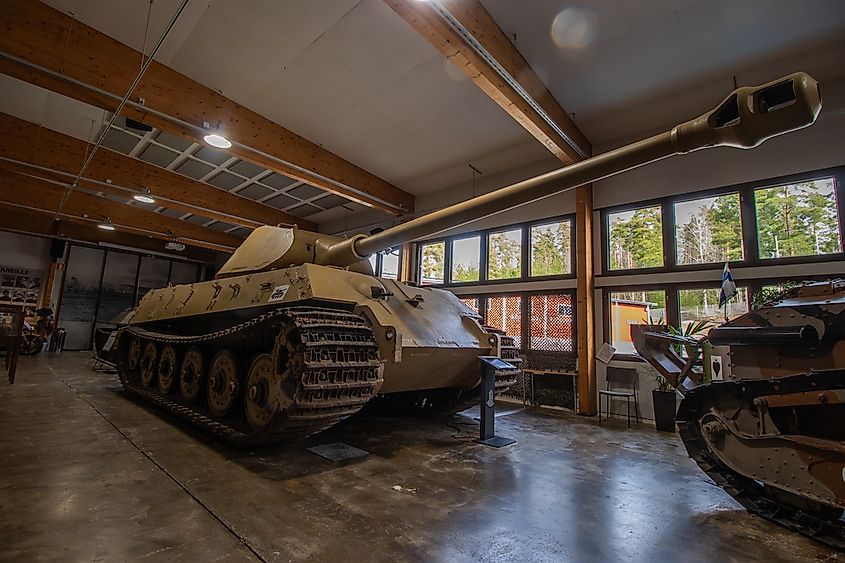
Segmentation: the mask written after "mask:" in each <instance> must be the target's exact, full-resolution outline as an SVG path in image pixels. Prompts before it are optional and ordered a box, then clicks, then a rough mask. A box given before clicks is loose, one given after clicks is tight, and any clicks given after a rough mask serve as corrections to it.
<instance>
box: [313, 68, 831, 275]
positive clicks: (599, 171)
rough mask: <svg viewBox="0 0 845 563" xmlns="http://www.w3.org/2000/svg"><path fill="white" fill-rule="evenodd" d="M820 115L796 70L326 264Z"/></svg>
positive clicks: (811, 89)
mask: <svg viewBox="0 0 845 563" xmlns="http://www.w3.org/2000/svg"><path fill="white" fill-rule="evenodd" d="M820 110H821V96H820V94H819V90H818V85H817V83H816V81H815V80H814V79H813V78H812V77H811V76H810V75H808V74H806V73H803V72H797V73H794V74H790V75H788V76H785V77H783V78H780V79H778V80H775V81H772V82H769V83H767V84H763V85H762V86H757V87H743V88H738V89H737V90H734V91H733V92H732V93H731V94H730V95H729V96H728V97H727V98H725V99H724V101H722V103H721V104H719V105H718V106H717V107H716V108H715V109H713V110H711V111H709V112H707V113H705V114H703V115H701V116H700V117H697V118H695V119H692V120H690V121H687V122H685V123H682V124H680V125H677V126H675V127H674V128H672V130H671V131H667V132H665V133H661V134H659V135H655V136H653V137H650V138H647V139H644V140H641V141H637V142H635V143H632V144H630V145H627V146H624V147H621V148H618V149H614V150H612V151H609V152H606V153H603V154H600V155H598V156H594V157H592V158H588V159H586V160H582V161H580V162H577V163H575V164H572V165H569V166H566V167H563V168H560V169H558V170H553V171H551V172H547V173H545V174H542V175H540V176H536V177H534V178H529V179H528V180H524V181H521V182H517V183H515V184H512V185H510V186H507V187H504V188H501V189H499V190H496V191H494V192H490V193H488V194H484V195H481V196H478V197H476V198H473V199H470V200H467V201H464V202H461V203H457V204H455V205H451V206H449V207H446V208H443V209H440V210H438V211H435V212H433V213H429V214H428V215H424V216H422V217H419V218H417V219H413V220H411V221H408V222H407V223H403V224H401V225H397V226H395V227H391V228H389V229H386V230H384V231H382V232H380V233H377V234H374V235H371V236H366V235H357V236H355V237H351V238H349V239H346V240H343V241H341V242H336V243H334V244H331V245H329V246H327V247H326V248H325V255H324V256H325V263H328V264H334V265H338V266H347V265H350V264H352V263H355V262H357V261H359V260H361V259H363V258H366V257H367V256H369V255H371V254H374V253H376V252H379V251H383V250H386V249H388V248H393V247H395V246H398V245H400V244H402V243H405V242H409V241H413V240H417V239H419V238H422V237H426V236H431V235H433V234H436V233H439V232H442V231H445V230H447V229H451V228H453V227H457V226H461V225H465V224H467V223H470V222H472V221H476V220H478V219H483V218H485V217H489V216H491V215H495V214H497V213H501V212H503V211H507V210H509V209H512V208H514V207H518V206H520V205H525V204H528V203H531V202H534V201H537V200H539V199H543V198H546V197H549V196H553V195H556V194H559V193H561V192H564V191H567V190H570V189H573V188H575V187H577V186H581V185H584V184H588V183H590V182H595V181H597V180H601V179H603V178H607V177H609V176H613V175H615V174H619V173H620V172H624V171H626V170H631V169H633V168H636V167H638V166H642V165H644V164H648V163H650V162H654V161H656V160H660V159H662V158H666V157H668V156H672V155H676V154H684V153H688V152H692V151H695V150H699V149H704V148H709V147H737V148H745V149H748V148H753V147H756V146H758V145H759V144H760V143H762V142H763V141H765V140H766V139H769V138H771V137H774V136H777V135H780V134H783V133H787V132H789V131H795V130H797V129H801V128H804V127H807V126H808V125H811V124H812V123H813V122H814V121H815V120H816V117H817V116H818V114H819V111H820Z"/></svg>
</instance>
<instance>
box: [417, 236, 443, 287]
mask: <svg viewBox="0 0 845 563" xmlns="http://www.w3.org/2000/svg"><path fill="white" fill-rule="evenodd" d="M445 264H446V243H444V242H442V241H441V242H432V243H428V244H423V245H422V247H421V249H420V285H437V284H442V283H443V271H444V268H445Z"/></svg>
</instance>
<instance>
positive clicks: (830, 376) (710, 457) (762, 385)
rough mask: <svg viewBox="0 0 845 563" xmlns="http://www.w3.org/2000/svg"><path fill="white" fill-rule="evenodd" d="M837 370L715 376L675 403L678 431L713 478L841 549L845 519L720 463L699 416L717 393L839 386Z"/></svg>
mask: <svg viewBox="0 0 845 563" xmlns="http://www.w3.org/2000/svg"><path fill="white" fill-rule="evenodd" d="M844 375H845V374H843V372H842V371H828V372H818V373H808V374H801V375H794V376H789V377H783V378H778V379H746V380H739V381H719V382H716V383H711V384H709V385H702V386H700V387H696V388H695V389H692V390H690V391H688V392H687V393H686V395H685V396H684V399H683V401H681V405H680V407H679V409H678V413H677V416H676V421H677V424H678V432H679V434H680V436H681V439H682V440H683V442H684V446H686V449H687V452H688V453H689V456H690V457H691V458H692V459H693V460H695V462H696V463H697V464H698V466H699V467H700V468H701V469H702V470H703V471H704V472H705V473H707V475H708V476H709V477H710V478H711V479H713V481H714V482H715V483H716V484H717V485H719V486H720V487H722V489H724V490H725V492H727V493H728V494H729V495H730V496H731V497H733V498H734V499H735V500H736V501H737V502H739V503H740V504H741V505H742V506H743V507H745V509H746V510H748V511H749V512H751V513H752V514H756V515H758V516H761V517H763V518H765V519H766V520H769V521H771V522H774V523H776V524H779V525H781V526H783V527H785V528H788V529H790V530H792V531H795V532H798V533H800V534H802V535H804V536H807V537H809V538H812V539H814V540H817V541H819V542H821V543H824V544H825V545H828V546H829V547H832V548H835V549H838V550H845V522H843V521H842V519H841V518H840V519H838V520H830V519H826V518H822V517H819V516H818V515H816V514H812V513H808V512H807V511H805V510H802V509H799V508H796V507H793V506H791V505H789V504H785V503H783V502H781V501H780V500H778V499H776V498H774V497H773V496H772V495H771V493H770V492H769V490H768V489H767V488H766V487H765V486H764V485H763V484H761V483H760V482H758V481H756V480H755V479H752V478H750V477H747V476H745V475H743V474H741V473H739V472H737V471H734V470H733V469H732V468H730V467H728V466H727V465H725V463H723V462H722V461H721V460H720V459H719V457H718V456H717V455H715V454H714V453H713V452H712V451H711V450H710V448H709V447H708V446H707V442H706V440H705V438H704V436H703V434H702V429H701V424H700V422H699V421H700V419H701V417H702V416H703V415H704V414H706V413H707V412H708V410H709V409H710V405H711V404H712V403H713V399H715V398H716V397H717V396H725V395H732V396H735V397H738V398H742V399H743V400H744V401H747V404H749V405H750V404H752V402H753V400H754V399H755V398H757V397H760V396H765V395H777V394H787V393H797V392H802V391H807V390H813V389H841V388H843V387H845V377H843V376H844Z"/></svg>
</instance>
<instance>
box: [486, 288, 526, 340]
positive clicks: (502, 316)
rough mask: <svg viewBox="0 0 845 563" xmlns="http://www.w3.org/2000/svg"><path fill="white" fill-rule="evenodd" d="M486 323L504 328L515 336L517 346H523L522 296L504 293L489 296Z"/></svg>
mask: <svg viewBox="0 0 845 563" xmlns="http://www.w3.org/2000/svg"><path fill="white" fill-rule="evenodd" d="M485 324H488V325H490V326H493V327H495V328H498V329H500V330H504V331H505V332H506V333H507V334H508V335H510V336H513V337H514V342H515V344H516V346H517V347H521V346H522V338H521V336H522V296H521V295H504V296H496V297H488V298H487V318H486V319H485Z"/></svg>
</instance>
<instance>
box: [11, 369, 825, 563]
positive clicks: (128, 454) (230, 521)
mask: <svg viewBox="0 0 845 563" xmlns="http://www.w3.org/2000/svg"><path fill="white" fill-rule="evenodd" d="M90 365H91V360H90V359H89V357H88V355H87V354H79V353H65V354H64V355H63V356H62V357H61V358H57V357H55V356H53V357H50V356H47V355H44V356H41V357H37V358H24V359H22V360H21V364H20V366H19V370H18V381H17V383H15V385H13V386H9V385H6V384H5V381H4V382H2V383H0V425H2V431H1V432H0V458H1V459H2V463H1V464H0V472H2V473H0V560H2V561H41V560H55V561H83V560H84V561H130V560H144V561H158V560H160V561H174V560H184V561H217V560H225V561H249V560H260V561H322V562H327V561H360V562H363V561H450V562H451V561H497V562H498V561H570V560H571V561H580V562H583V561H620V560H625V561H666V562H668V561H729V560H737V561H775V560H777V561H799V560H801V561H810V560H816V561H818V560H826V559H836V557H837V554H836V553H834V552H832V551H830V550H828V549H826V548H825V547H823V546H820V545H817V544H816V543H814V542H813V541H811V540H808V539H805V538H803V537H801V536H797V535H795V534H792V533H789V532H787V531H785V530H782V529H781V528H779V527H778V526H775V525H773V524H770V523H768V522H765V521H763V520H760V519H758V518H756V517H754V516H751V515H750V514H748V513H746V512H745V511H744V510H742V509H740V508H739V506H738V505H737V504H736V503H734V502H733V500H731V499H730V498H729V497H728V496H727V495H726V494H724V493H723V492H722V491H721V490H720V489H718V488H717V487H716V486H715V485H713V484H712V483H711V482H710V481H709V480H708V478H707V477H705V476H704V474H702V473H701V472H700V471H699V470H698V469H697V468H696V467H695V465H694V464H693V462H692V461H691V460H689V459H688V458H687V456H686V455H685V452H684V450H683V447H682V446H681V444H680V441H679V440H678V439H677V437H676V436H672V435H663V434H659V433H657V432H655V431H654V430H652V429H651V428H648V427H645V426H643V427H642V428H635V429H631V430H628V429H626V428H625V426H624V424H623V423H613V424H611V425H608V424H607V423H605V425H604V426H599V425H598V422H597V421H596V420H594V419H587V418H582V417H578V416H575V415H573V414H570V413H557V412H555V413H547V412H544V411H543V412H540V411H524V410H520V411H516V412H511V413H510V414H505V416H501V417H500V418H498V419H497V429H498V430H499V432H498V433H499V434H502V435H505V436H510V437H513V438H516V440H517V443H516V444H515V445H513V446H510V447H507V448H503V449H498V450H497V449H494V448H488V447H485V446H481V445H478V444H475V443H473V442H472V438H473V437H474V436H475V433H476V432H477V423H476V422H475V421H474V420H473V419H472V418H471V417H467V416H456V417H450V418H448V419H440V420H408V419H384V418H381V419H377V418H357V419H354V418H353V419H351V420H349V421H347V422H346V423H344V424H342V425H340V426H339V427H336V428H335V429H332V430H330V431H329V432H326V433H324V434H322V435H319V436H316V437H313V438H312V439H310V440H309V441H308V442H307V443H305V444H293V445H290V446H286V447H277V448H272V449H263V450H257V451H236V450H230V449H228V448H226V447H222V446H219V445H216V444H214V443H212V442H210V441H208V440H206V439H204V438H202V437H200V436H197V435H195V434H193V433H192V432H190V431H187V430H186V429H185V427H184V426H183V425H181V424H180V423H175V422H174V421H172V420H170V419H168V418H166V417H163V416H160V415H158V414H156V413H154V412H152V411H150V410H148V409H147V408H145V407H144V406H142V405H141V404H139V403H138V402H136V401H134V400H132V399H130V398H129V397H128V396H127V395H125V394H124V393H123V392H122V390H121V388H120V385H119V383H118V382H117V378H116V376H114V375H109V374H101V373H95V372H92V371H91V370H90ZM511 408H512V407H511V406H504V407H503V409H508V410H510V409H511ZM470 412H472V411H470ZM505 412H506V411H505ZM330 442H345V443H347V444H350V445H353V446H356V447H358V448H361V449H364V450H367V451H368V452H370V455H369V456H368V457H364V458H359V459H357V460H349V461H346V462H340V463H333V462H330V461H327V460H324V459H322V458H320V457H318V456H316V455H314V454H312V453H310V452H309V451H307V450H306V449H305V447H306V446H310V445H314V444H323V443H330Z"/></svg>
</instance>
